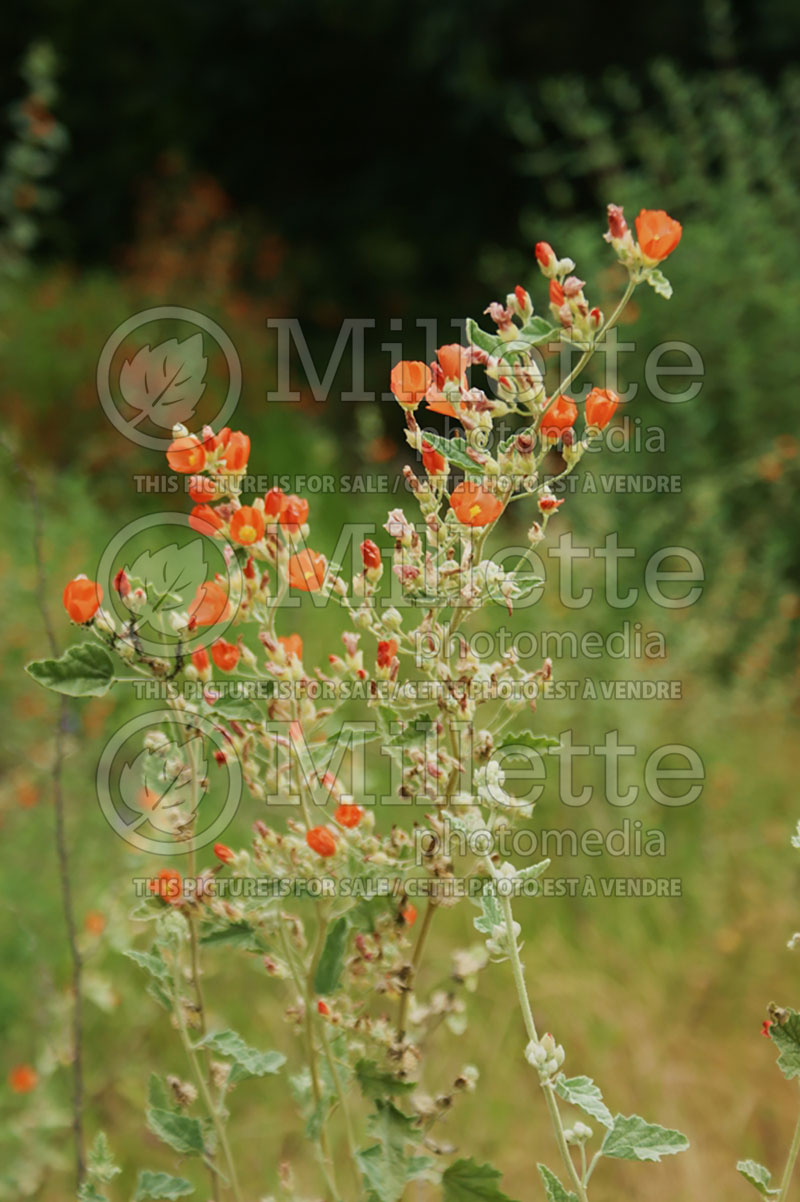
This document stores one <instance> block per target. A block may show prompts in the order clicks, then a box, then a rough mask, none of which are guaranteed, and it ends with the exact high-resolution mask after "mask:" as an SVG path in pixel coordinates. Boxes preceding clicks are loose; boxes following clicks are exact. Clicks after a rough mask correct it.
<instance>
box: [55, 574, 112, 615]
mask: <svg viewBox="0 0 800 1202" xmlns="http://www.w3.org/2000/svg"><path fill="white" fill-rule="evenodd" d="M62 600H63V602H64V609H65V610H66V611H67V613H68V614H69V616H70V618H71V619H72V621H73V622H77V623H78V624H79V625H83V623H84V622H91V620H92V618H93V617H94V615H95V614H96V613H97V611H98V609H99V608H100V602H101V601H102V600H103V590H102V588H101V587H100V585H99V584H96V583H95V582H94V580H87V578H86V577H85V576H76V577H75V579H74V580H70V582H69V584H68V585H67V587H66V588H65V589H64V593H63V596H62Z"/></svg>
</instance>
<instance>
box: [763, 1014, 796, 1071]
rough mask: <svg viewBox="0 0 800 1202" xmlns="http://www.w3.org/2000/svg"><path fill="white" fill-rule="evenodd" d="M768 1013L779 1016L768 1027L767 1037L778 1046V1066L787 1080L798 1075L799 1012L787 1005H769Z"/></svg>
mask: <svg viewBox="0 0 800 1202" xmlns="http://www.w3.org/2000/svg"><path fill="white" fill-rule="evenodd" d="M770 1013H774V1014H777V1015H778V1016H779V1017H778V1018H776V1019H775V1020H773V1022H772V1025H771V1026H770V1028H769V1037H770V1039H771V1040H772V1041H773V1043H774V1044H775V1045H776V1047H777V1048H778V1051H779V1053H780V1055H779V1056H778V1068H779V1069H780V1070H781V1072H782V1073H783V1075H784V1077H785V1078H786V1080H787V1081H791V1080H792V1078H793V1077H800V1014H798V1013H797V1011H796V1010H792V1009H791V1008H790V1007H787V1008H786V1009H785V1010H779V1009H778V1007H776V1006H772V1007H770Z"/></svg>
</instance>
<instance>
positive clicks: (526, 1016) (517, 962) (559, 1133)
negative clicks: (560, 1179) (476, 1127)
mask: <svg viewBox="0 0 800 1202" xmlns="http://www.w3.org/2000/svg"><path fill="white" fill-rule="evenodd" d="M500 902H501V905H502V907H503V913H504V916H505V923H506V931H507V935H506V942H507V944H508V949H509V952H508V958H509V961H510V962H511V971H512V973H513V976H514V985H515V986H516V990H517V997H518V998H519V1005H520V1009H521V1011H522V1018H523V1021H524V1023H525V1030H526V1032H527V1035H528V1039H530V1040H533V1041H534V1042H536V1043H538V1042H539V1036H538V1034H537V1032H536V1023H535V1022H534V1018H533V1011H532V1009H531V1003H530V998H529V997H528V990H527V988H526V986H525V974H524V970H523V967H522V961H521V959H520V955H519V948H518V947H517V941H516V939H515V938H514V933H513V932H514V915H513V911H512V909H511V898H510V897H502V898H501V899H500ZM542 1090H543V1092H544V1096H545V1101H546V1102H547V1109H548V1111H549V1113H550V1121H551V1123H552V1125H553V1131H554V1133H555V1137H556V1143H557V1144H558V1147H559V1151H560V1152H561V1159H562V1160H563V1162H564V1167H565V1168H566V1170H567V1173H568V1174H569V1179H570V1181H571V1183H572V1188H573V1189H574V1190H575V1193H576V1194H577V1195H578V1198H579V1202H588V1198H587V1194H586V1190H585V1189H584V1186H583V1182H582V1181H581V1179H580V1177H579V1175H578V1171H577V1169H576V1168H575V1164H574V1162H573V1160H572V1157H571V1156H570V1152H569V1148H568V1147H567V1141H566V1139H565V1138H564V1126H563V1124H562V1122H561V1114H560V1112H559V1109H558V1102H557V1101H556V1096H555V1094H554V1092H553V1087H552V1085H551V1084H550V1082H549V1081H545V1082H543V1083H542Z"/></svg>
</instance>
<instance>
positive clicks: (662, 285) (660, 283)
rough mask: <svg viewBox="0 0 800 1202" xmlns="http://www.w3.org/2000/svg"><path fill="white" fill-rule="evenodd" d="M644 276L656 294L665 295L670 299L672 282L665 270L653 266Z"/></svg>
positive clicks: (666, 298)
mask: <svg viewBox="0 0 800 1202" xmlns="http://www.w3.org/2000/svg"><path fill="white" fill-rule="evenodd" d="M644 278H645V279H646V280H647V282H648V284H649V285H650V287H651V288H652V289H653V291H654V292H655V293H656V295H658V296H663V298H664V300H669V298H670V297H671V296H672V284H670V282H669V280H668V279H667V277H666V276H665V275H664V273H663V271H659V269H658V268H657V267H651V268H650V270H649V271H648V272H647V274H646V276H645V277H644Z"/></svg>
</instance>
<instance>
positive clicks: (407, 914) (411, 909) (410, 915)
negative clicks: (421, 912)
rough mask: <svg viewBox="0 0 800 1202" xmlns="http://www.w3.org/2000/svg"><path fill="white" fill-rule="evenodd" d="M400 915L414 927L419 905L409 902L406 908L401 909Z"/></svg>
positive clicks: (409, 925)
mask: <svg viewBox="0 0 800 1202" xmlns="http://www.w3.org/2000/svg"><path fill="white" fill-rule="evenodd" d="M400 917H401V918H402V920H403V922H404V923H405V924H406V926H407V927H413V925H414V923H415V922H416V921H417V907H416V906H415V905H414V903H413V902H409V903H408V905H407V906H406V907H405V909H403V910H401V911H400Z"/></svg>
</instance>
